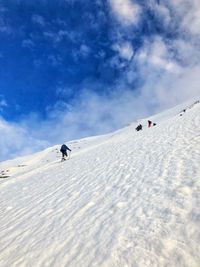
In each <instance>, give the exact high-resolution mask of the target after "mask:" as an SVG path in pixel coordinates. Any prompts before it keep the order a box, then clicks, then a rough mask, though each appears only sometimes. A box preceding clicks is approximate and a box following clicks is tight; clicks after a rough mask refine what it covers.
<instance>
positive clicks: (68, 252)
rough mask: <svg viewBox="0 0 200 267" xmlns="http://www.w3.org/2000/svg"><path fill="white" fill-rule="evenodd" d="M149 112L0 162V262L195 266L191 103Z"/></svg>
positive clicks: (199, 207)
mask: <svg viewBox="0 0 200 267" xmlns="http://www.w3.org/2000/svg"><path fill="white" fill-rule="evenodd" d="M184 108H187V110H186V112H182V113H180V111H181V110H183V109H184ZM151 120H152V121H154V122H157V125H156V126H155V127H152V128H147V126H146V125H147V123H146V121H147V119H145V120H142V121H141V122H142V124H143V125H144V127H143V130H142V131H140V132H136V131H135V127H136V124H135V123H133V124H131V125H129V126H128V127H126V128H124V129H121V130H119V131H116V132H114V133H111V134H108V135H104V136H99V137H91V138H85V139H82V140H77V141H72V142H70V143H68V145H69V146H70V147H71V148H72V153H71V156H70V159H69V160H67V161H65V162H62V163H61V162H60V152H59V147H60V146H55V147H52V148H48V149H46V150H45V151H42V152H39V153H36V154H34V155H30V156H28V157H23V158H19V159H15V160H10V161H7V162H2V163H0V172H1V173H0V177H1V179H0V266H1V267H11V266H17V267H18V266H20V267H22V266H27V267H32V266H34V267H36V266H38V267H39V266H41V267H45V266H46V267H49V266H53V267H54V266H56V267H57V266H58V267H71V266H73V267H92V266H103V267H128V266H129V267H148V266H151V267H152V266H153V267H154V266H158V267H162V266H163V267H164V266H165V267H168V266H169V267H175V266H176V267H183V266H184V267H199V266H200V103H198V102H197V103H195V104H194V103H189V104H188V105H187V106H186V105H182V106H179V107H177V108H175V109H172V110H169V111H166V112H164V113H161V114H158V115H156V116H153V117H151Z"/></svg>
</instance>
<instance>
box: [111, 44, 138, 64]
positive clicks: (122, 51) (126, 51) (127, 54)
mask: <svg viewBox="0 0 200 267" xmlns="http://www.w3.org/2000/svg"><path fill="white" fill-rule="evenodd" d="M112 48H113V50H115V51H117V52H118V53H119V56H120V57H121V58H123V59H126V60H131V58H132V57H133V54H134V51H133V47H132V45H131V43H130V42H122V43H115V44H114V45H113V47H112Z"/></svg>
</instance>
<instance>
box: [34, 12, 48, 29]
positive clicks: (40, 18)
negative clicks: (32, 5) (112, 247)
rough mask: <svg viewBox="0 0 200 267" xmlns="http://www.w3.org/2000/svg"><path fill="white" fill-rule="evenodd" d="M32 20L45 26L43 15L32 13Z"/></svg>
mask: <svg viewBox="0 0 200 267" xmlns="http://www.w3.org/2000/svg"><path fill="white" fill-rule="evenodd" d="M32 22H34V23H37V24H39V25H41V26H42V27H44V26H45V19H44V17H42V16H40V15H38V14H34V15H33V16H32Z"/></svg>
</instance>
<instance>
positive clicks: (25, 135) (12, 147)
mask: <svg viewBox="0 0 200 267" xmlns="http://www.w3.org/2000/svg"><path fill="white" fill-rule="evenodd" d="M0 136H2V137H3V138H0V151H1V153H0V160H5V159H8V158H15V157H17V156H20V155H25V154H30V153H33V152H34V151H37V150H40V149H42V148H44V147H46V146H48V142H47V141H44V140H37V139H35V138H33V137H31V134H30V132H29V131H27V130H26V129H25V128H24V127H21V126H19V125H16V124H13V123H8V122H6V121H5V120H4V119H3V118H1V117H0Z"/></svg>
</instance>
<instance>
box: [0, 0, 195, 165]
mask: <svg viewBox="0 0 200 267" xmlns="http://www.w3.org/2000/svg"><path fill="white" fill-rule="evenodd" d="M199 41H200V6H199V4H198V0H191V1H189V0H188V1H187V0H177V1H173V0H171V1H170V0H163V1H158V0H157V1H154V0H149V1H142V0H140V1H139V0H138V1H136V0H107V1H104V0H101V1H100V0H94V1H89V0H58V1H54V0H48V1H47V0H34V1H33V0H0V134H1V140H0V150H1V155H0V160H2V159H7V158H10V157H15V156H18V155H23V154H27V153H31V152H33V151H37V150H39V149H43V148H44V147H46V146H49V145H52V144H56V143H62V142H63V141H67V140H70V139H75V138H81V137H84V136H89V135H95V134H102V133H106V132H109V131H112V130H114V129H117V128H120V127H122V126H124V125H126V124H127V123H129V122H131V121H133V120H138V119H139V118H142V117H144V116H146V115H148V114H152V113H154V112H158V111H160V110H162V109H165V108H168V107H170V106H173V105H175V104H178V103H179V102H182V101H185V100H187V99H188V98H192V97H194V96H197V95H199V93H200V89H199V88H200V81H199V75H200V71H199V70H200V63H199V62H200V61H199V59H200V48H199ZM12 148H13V152H12V155H11V153H10V150H11V149H12Z"/></svg>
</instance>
